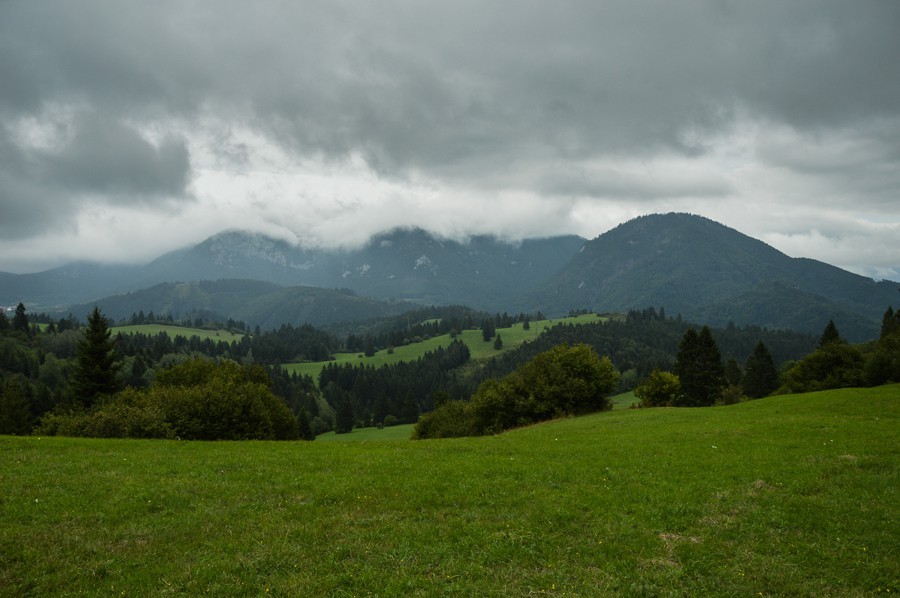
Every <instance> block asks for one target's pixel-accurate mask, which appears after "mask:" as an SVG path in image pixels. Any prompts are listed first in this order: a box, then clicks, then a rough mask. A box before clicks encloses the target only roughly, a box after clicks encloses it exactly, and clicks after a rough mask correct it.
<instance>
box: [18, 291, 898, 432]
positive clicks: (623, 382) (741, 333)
mask: <svg viewBox="0 0 900 598" xmlns="http://www.w3.org/2000/svg"><path fill="white" fill-rule="evenodd" d="M540 317H542V316H541V314H533V315H528V314H518V315H516V316H509V315H507V314H485V313H483V312H475V311H473V310H470V309H468V308H464V307H458V306H455V307H441V308H424V309H418V310H415V311H412V312H409V313H407V314H404V315H402V316H399V317H391V318H383V319H380V320H373V321H370V322H368V323H366V324H364V325H361V326H360V327H359V328H356V329H354V330H355V331H354V330H341V329H332V330H330V331H325V330H320V329H317V328H314V327H312V326H309V325H303V326H292V325H283V326H281V327H280V328H278V329H276V330H269V331H261V330H259V328H256V329H255V330H254V331H252V332H251V331H249V330H247V329H246V328H247V327H246V326H245V325H244V324H243V323H242V322H239V321H234V320H231V321H226V322H225V323H218V324H216V323H211V322H207V321H202V318H198V319H195V320H191V321H189V322H183V323H184V324H188V325H195V326H199V325H203V326H212V325H217V326H220V327H222V328H225V327H228V328H230V329H231V330H234V331H243V332H244V334H242V335H240V336H239V337H238V339H237V340H233V341H231V342H226V341H224V340H216V339H213V338H209V337H207V338H200V336H198V335H196V334H191V335H188V334H187V333H186V334H185V335H178V334H176V335H174V336H169V335H168V334H166V333H164V332H163V333H160V334H142V333H133V334H118V335H112V334H111V333H110V329H109V325H110V322H108V320H107V319H106V318H105V317H103V316H102V314H100V313H99V310H96V309H95V310H94V312H93V313H92V314H91V316H89V317H88V320H87V322H81V321H79V320H77V319H76V318H74V317H72V316H68V317H66V318H61V319H57V320H54V319H53V318H49V317H47V316H44V315H36V316H34V317H33V318H30V317H29V315H28V314H27V313H26V310H25V308H24V306H22V305H21V304H20V305H19V306H18V308H17V309H16V311H15V313H14V315H13V316H12V317H11V318H10V317H7V316H6V315H5V314H0V393H2V394H0V433H13V434H27V433H31V432H32V431H34V430H36V429H38V430H43V431H44V432H48V431H49V432H51V433H52V432H53V431H56V432H57V433H60V430H63V431H65V430H67V429H69V430H70V431H71V430H75V432H77V431H78V430H81V431H82V432H84V430H88V429H90V430H95V432H94V433H102V434H109V435H128V434H127V433H125V432H122V430H126V429H127V430H144V432H142V433H145V434H150V432H148V431H147V430H151V429H152V430H155V432H154V433H157V434H162V435H163V436H166V437H168V436H172V435H176V436H179V435H178V434H176V431H177V430H176V429H175V428H172V427H171V422H156V423H155V424H154V426H155V427H154V426H150V425H149V424H147V425H145V427H144V428H141V427H140V426H138V427H134V426H133V425H132V424H133V422H131V420H128V421H126V420H127V418H128V417H132V415H127V414H133V413H137V411H136V410H138V411H139V409H138V407H135V405H144V407H142V408H146V405H149V404H151V403H148V401H151V399H152V401H156V402H154V403H152V404H153V405H154V409H155V410H156V411H155V413H162V412H164V411H165V409H170V406H171V402H172V401H173V400H174V399H172V398H171V397H172V396H173V393H174V395H177V394H178V393H182V394H184V395H185V396H187V395H191V396H195V397H196V403H197V405H198V407H197V409H201V407H200V406H199V405H201V404H203V401H207V402H209V401H212V402H215V399H214V398H210V397H213V396H215V393H213V390H212V389H216V388H229V389H233V388H240V389H243V390H241V391H240V392H237V391H229V392H230V393H231V394H234V395H235V396H238V395H239V396H243V397H245V398H246V401H247V402H246V404H244V405H242V406H235V407H234V409H243V410H251V411H252V410H254V409H255V410H257V411H258V410H259V409H263V407H261V406H266V405H268V407H264V409H270V407H271V405H272V402H271V400H270V398H268V397H269V394H271V395H272V396H275V397H277V399H278V402H279V403H280V404H282V405H283V406H285V407H286V408H287V409H288V410H289V412H290V413H291V414H292V417H293V418H296V421H297V428H296V434H295V433H294V432H293V431H291V430H293V428H291V427H284V426H282V427H281V428H279V430H280V432H279V434H283V433H286V434H288V436H291V435H299V436H303V437H309V438H312V437H314V436H315V435H317V434H320V433H323V432H325V431H329V430H335V431H338V432H347V431H350V430H352V429H353V428H354V427H360V426H369V425H392V424H394V423H401V422H404V423H413V422H416V421H417V420H418V419H419V418H420V416H421V415H422V414H424V413H428V412H431V411H432V410H434V409H435V408H436V407H439V406H441V405H443V404H445V403H448V402H451V401H452V402H456V401H468V400H470V398H472V397H473V396H475V395H476V394H477V392H478V389H479V388H480V387H481V386H482V385H483V384H485V383H486V382H487V381H491V380H502V379H504V378H507V377H509V376H510V375H512V374H513V373H515V372H516V371H518V370H521V369H522V368H523V367H525V366H527V364H529V363H530V362H532V361H534V360H535V359H536V358H537V357H538V356H540V355H543V354H546V353H548V352H550V351H552V350H554V349H555V348H556V347H560V346H585V347H587V348H589V349H590V350H591V351H593V352H595V353H596V354H597V355H599V356H603V357H604V358H605V359H609V361H610V364H611V365H612V366H613V367H614V369H615V374H616V375H615V377H614V379H615V380H616V389H617V390H619V391H626V390H636V394H637V395H638V397H639V398H641V399H642V404H643V405H646V406H651V405H654V404H672V405H678V404H685V405H690V404H711V402H713V401H722V400H724V401H733V400H741V399H742V398H743V397H751V398H752V397H758V396H765V395H767V394H770V393H771V392H774V391H779V392H799V391H803V390H811V389H812V390H815V389H819V388H828V387H837V386H851V385H874V384H881V383H884V382H888V381H896V380H898V379H900V357H898V355H900V340H898V338H900V313H895V312H894V311H893V309H892V308H889V309H888V311H887V312H885V315H884V323H883V326H882V331H881V336H880V338H879V339H878V340H877V341H873V342H871V343H867V344H864V345H853V344H850V343H847V342H846V341H845V340H844V339H843V338H842V337H841V335H840V332H839V331H838V330H837V328H836V327H835V326H834V324H833V322H831V323H829V324H828V326H826V327H825V331H824V332H823V334H822V337H820V338H818V339H817V338H816V337H813V336H810V335H806V334H801V333H796V332H790V331H776V330H768V329H763V328H758V327H752V326H748V327H736V326H734V325H732V324H729V325H727V326H725V327H723V328H712V329H710V328H707V327H703V329H702V330H701V334H699V335H697V333H696V331H695V329H699V328H700V327H698V326H696V325H694V324H692V323H690V322H686V321H684V320H683V319H682V318H681V317H680V316H676V317H668V316H667V315H666V313H665V310H664V309H662V308H660V309H656V308H647V309H644V310H634V311H631V312H629V313H627V314H625V315H624V316H623V315H619V316H611V317H607V318H603V319H600V318H598V321H597V322H596V323H590V324H579V325H571V324H560V325H556V326H553V327H551V328H548V329H547V330H545V331H544V332H543V333H542V334H541V335H540V336H538V337H537V338H536V339H535V340H533V341H530V342H526V343H524V344H522V345H521V346H519V347H517V348H514V349H509V350H505V351H502V352H501V353H499V354H498V355H497V356H496V357H493V358H491V359H487V360H475V361H473V360H472V359H471V358H470V354H469V349H468V347H467V346H466V345H465V344H464V343H462V342H461V341H458V340H457V341H454V342H452V343H451V344H450V345H449V346H446V347H442V348H438V349H436V350H433V351H430V352H427V353H425V354H423V355H422V356H421V357H419V358H418V359H415V360H412V361H407V362H401V363H397V364H393V365H387V366H382V367H378V368H376V367H373V366H368V365H359V364H344V365H338V364H336V363H332V364H328V365H326V366H325V367H324V368H323V369H322V371H321V374H320V377H319V379H318V380H313V379H312V378H310V377H309V376H300V375H297V374H291V373H288V372H287V371H286V370H285V369H283V368H282V367H281V364H284V363H288V362H298V361H327V360H330V359H331V358H332V355H333V354H334V353H335V352H337V351H348V350H349V351H353V352H360V353H362V352H365V353H371V352H373V351H375V350H378V349H385V348H387V349H389V348H391V347H395V346H400V345H403V344H408V343H414V342H418V341H420V340H423V339H426V338H431V337H433V336H437V335H441V334H448V335H450V336H451V337H453V336H454V335H455V333H457V332H459V331H461V330H471V329H480V330H481V331H482V333H483V337H484V340H485V341H491V340H493V341H494V347H497V348H499V347H500V346H502V345H501V344H500V339H499V336H498V335H497V334H496V330H497V329H498V328H504V327H509V326H511V325H512V324H514V323H520V322H521V323H524V325H527V324H528V323H529V322H530V321H531V320H532V319H534V320H537V319H538V318H540ZM151 321H155V322H158V321H159V319H155V316H152V314H148V315H144V314H143V313H139V314H133V316H132V318H130V319H128V320H126V321H124V322H122V323H123V324H131V323H147V322H151ZM162 321H163V322H167V323H174V322H171V321H170V320H169V319H167V318H165V317H163V318H162ZM186 331H187V329H186ZM344 332H346V336H345V337H344V338H343V339H340V338H339V336H338V335H340V334H342V333H344ZM92 338H93V340H92ZM698 343H699V344H703V343H706V345H707V346H708V350H707V356H706V358H707V359H709V360H710V361H709V362H708V364H707V365H705V366H704V369H706V370H712V371H714V373H715V375H714V376H713V377H714V378H715V379H714V380H712V382H711V384H713V388H712V389H711V390H710V391H709V393H708V397H712V398H710V399H708V398H704V399H702V401H700V402H698V403H690V402H684V401H683V397H685V396H686V394H685V392H686V391H685V390H684V389H685V388H688V386H689V385H690V384H691V375H692V374H691V372H692V369H691V365H690V364H687V365H686V362H685V359H686V358H685V357H684V356H685V355H687V354H688V353H689V350H693V351H694V352H695V353H697V351H698V349H697V347H696V346H694V347H693V348H691V347H689V345H691V344H693V345H697V346H699V345H698ZM705 350H706V349H705ZM91 351H93V352H94V356H93V357H92V356H91ZM198 361H200V362H209V363H215V364H218V367H219V369H217V370H215V371H210V370H208V369H204V368H203V367H200V366H198V365H191V364H196V362H198ZM97 364H102V365H99V366H98V365H97ZM227 364H234V366H231V365H227ZM709 364H711V365H709ZM233 367H238V368H242V369H241V371H238V370H234V369H233ZM719 367H721V372H719V369H718V368H719ZM178 368H182V369H183V371H184V372H187V373H186V374H182V375H181V378H179V380H181V381H180V382H179V383H178V384H173V383H168V385H166V384H164V383H163V382H162V381H164V380H166V379H167V377H168V379H171V378H173V377H175V378H178V376H175V375H174V374H171V373H170V372H171V371H173V370H174V371H179V370H178ZM229 368H232V369H229ZM696 369H697V368H696V367H694V370H696ZM99 370H103V371H105V372H106V373H108V374H110V376H109V377H108V378H106V379H103V380H102V382H103V384H102V385H101V386H97V387H96V388H95V386H96V384H95V383H96V380H97V379H98V378H102V376H99V374H97V371H99ZM763 370H764V371H765V379H762V378H760V376H761V374H759V372H760V371H763ZM242 372H243V373H242ZM192 377H193V378H192ZM183 378H187V380H185V379H183ZM675 382H678V384H677V385H676V384H675ZM91 384H95V386H91ZM161 385H162V386H161ZM254 385H256V386H254ZM86 389H87V390H86ZM126 389H127V390H128V392H130V393H132V394H127V393H126V394H125V395H123V394H122V393H123V391H126ZM188 389H189V390H188ZM247 389H252V392H251V391H250V390H247ZM660 389H662V390H660ZM779 389H780V390H779ZM134 393H137V394H134ZM141 393H143V394H141ZM191 393H193V394H191ZM211 393H212V394H211ZM654 393H655V394H654ZM679 393H680V394H679ZM220 394H221V393H220ZM123 397H124V398H123ZM645 397H646V398H645ZM126 399H127V401H126ZM123 401H125V402H123ZM167 401H168V402H167ZM679 401H681V402H679ZM167 406H169V407H167ZM170 411H171V409H170ZM76 412H77V413H80V415H79V416H78V417H80V418H81V419H77V418H76V419H77V422H80V423H79V424H78V425H80V426H82V427H81V428H78V427H77V426H75V427H74V428H71V429H70V428H66V427H65V425H62V424H60V422H62V421H63V420H60V419H59V417H60V416H61V415H62V416H65V414H72V413H76ZM92 412H94V415H93V416H90V417H88V416H89V415H90V413H92ZM86 413H87V414H88V415H85V414H86ZM113 413H115V414H118V415H112V414H113ZM273 413H274V412H273ZM122 414H126V415H122ZM101 415H102V417H101ZM91 417H93V419H91ZM198 417H199V416H198ZM266 417H268V420H267V421H269V422H270V423H271V421H272V418H273V417H276V415H273V414H272V413H270V415H268V416H266ZM277 417H281V416H280V415H278V416H277ZM54 418H55V419H54ZM116 418H119V419H116ZM122 418H125V419H122ZM76 419H72V420H71V421H70V422H69V423H72V422H76ZM264 419H265V418H264ZM49 421H53V422H56V423H54V424H53V426H55V427H53V426H50V427H48V425H49V424H48V423H47V422H49ZM261 421H262V420H261ZM77 422H76V423H77ZM145 424H146V422H145ZM72 425H73V426H74V425H75V424H74V423H72ZM261 425H262V424H261ZM266 425H269V424H266ZM42 426H43V427H42ZM129 426H131V427H129ZM167 426H168V427H167ZM270 427H271V426H270ZM51 428H52V429H51ZM179 429H182V428H179ZM183 429H191V428H190V427H189V426H188V427H184V428H183ZM486 429H490V427H488V428H486ZM97 430H100V431H101V432H97ZM285 430H288V431H287V432H285ZM75 432H73V433H75ZM131 433H136V432H131ZM193 433H195V434H196V436H195V437H205V436H203V434H202V433H200V432H196V431H195V432H193ZM272 433H273V434H274V432H272ZM235 434H237V432H235ZM179 437H184V436H179ZM236 437H255V436H253V435H252V434H250V433H248V432H247V431H246V430H244V431H241V432H240V435H238V436H236Z"/></svg>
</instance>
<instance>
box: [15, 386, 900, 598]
mask: <svg viewBox="0 0 900 598" xmlns="http://www.w3.org/2000/svg"><path fill="white" fill-rule="evenodd" d="M898 415H900V386H898V385H892V386H883V387H878V388H872V389H845V390H834V391H828V392H821V393H811V394H805V395H791V396H779V397H772V398H767V399H761V400H757V401H751V402H745V403H740V404H737V405H730V406H722V407H710V408H697V409H646V410H629V409H624V410H614V411H611V412H605V413H599V414H595V415H589V416H585V417H578V418H569V419H564V420H558V421H554V422H550V423H544V424H541V425H536V426H532V427H528V428H523V429H518V430H514V431H511V432H507V433H504V434H501V435H498V436H489V437H479V438H461V439H452V440H431V441H409V440H404V439H395V440H362V441H358V440H357V441H353V442H351V441H345V442H341V441H332V442H323V441H315V442H179V441H142V440H99V439H71V438H39V437H8V436H7V437H0V460H2V463H3V466H2V468H0V487H2V488H3V492H2V493H0V594H3V595H45V594H66V593H69V594H91V595H95V594H101V595H102V594H108V595H113V594H115V595H122V594H124V595H141V594H164V593H187V594H200V593H215V594H225V595H235V594H259V595H336V596H343V595H348V596H350V595H436V594H450V595H525V594H549V595H657V594H684V595H699V594H707V595H708V594H715V595H754V596H755V595H760V594H762V595H832V596H849V595H877V594H881V593H883V594H886V595H887V594H892V593H895V592H897V591H898V590H900V562H898V560H897V558H896V557H897V554H900V523H898V522H900V496H898V489H900V483H898V482H900V479H898V472H900V454H898V453H900V442H898V441H900V433H898V431H900V426H898V423H900V422H898ZM355 433H356V432H354V434H355ZM351 435H352V434H351Z"/></svg>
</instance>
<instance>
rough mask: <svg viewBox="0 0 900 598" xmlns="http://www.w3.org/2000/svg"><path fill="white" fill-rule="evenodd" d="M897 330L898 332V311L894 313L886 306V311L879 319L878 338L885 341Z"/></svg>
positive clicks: (899, 327) (892, 309)
mask: <svg viewBox="0 0 900 598" xmlns="http://www.w3.org/2000/svg"><path fill="white" fill-rule="evenodd" d="M897 330H900V310H897V311H896V312H895V311H894V308H893V307H891V306H888V308H887V311H885V312H884V316H883V317H882V319H881V336H880V338H882V339H885V338H887V337H889V336H891V335H892V334H893V333H894V332H896V331H897Z"/></svg>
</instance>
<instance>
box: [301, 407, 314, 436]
mask: <svg viewBox="0 0 900 598" xmlns="http://www.w3.org/2000/svg"><path fill="white" fill-rule="evenodd" d="M297 427H298V430H299V432H300V440H315V439H316V435H315V434H313V431H312V426H311V425H310V423H309V416H308V415H306V410H304V409H301V410H300V416H299V417H298V418H297Z"/></svg>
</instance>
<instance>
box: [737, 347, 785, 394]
mask: <svg viewBox="0 0 900 598" xmlns="http://www.w3.org/2000/svg"><path fill="white" fill-rule="evenodd" d="M777 388H778V370H777V369H776V368H775V361H774V360H773V359H772V354H771V353H769V350H768V349H767V348H766V345H765V344H764V343H763V342H762V341H759V342H758V343H756V347H755V348H754V349H753V354H752V355H750V357H748V358H747V364H746V366H745V368H744V393H745V394H746V395H747V396H748V397H751V398H754V399H759V398H761V397H767V396H769V395H770V394H772V393H773V392H774V391H775V389H777Z"/></svg>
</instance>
